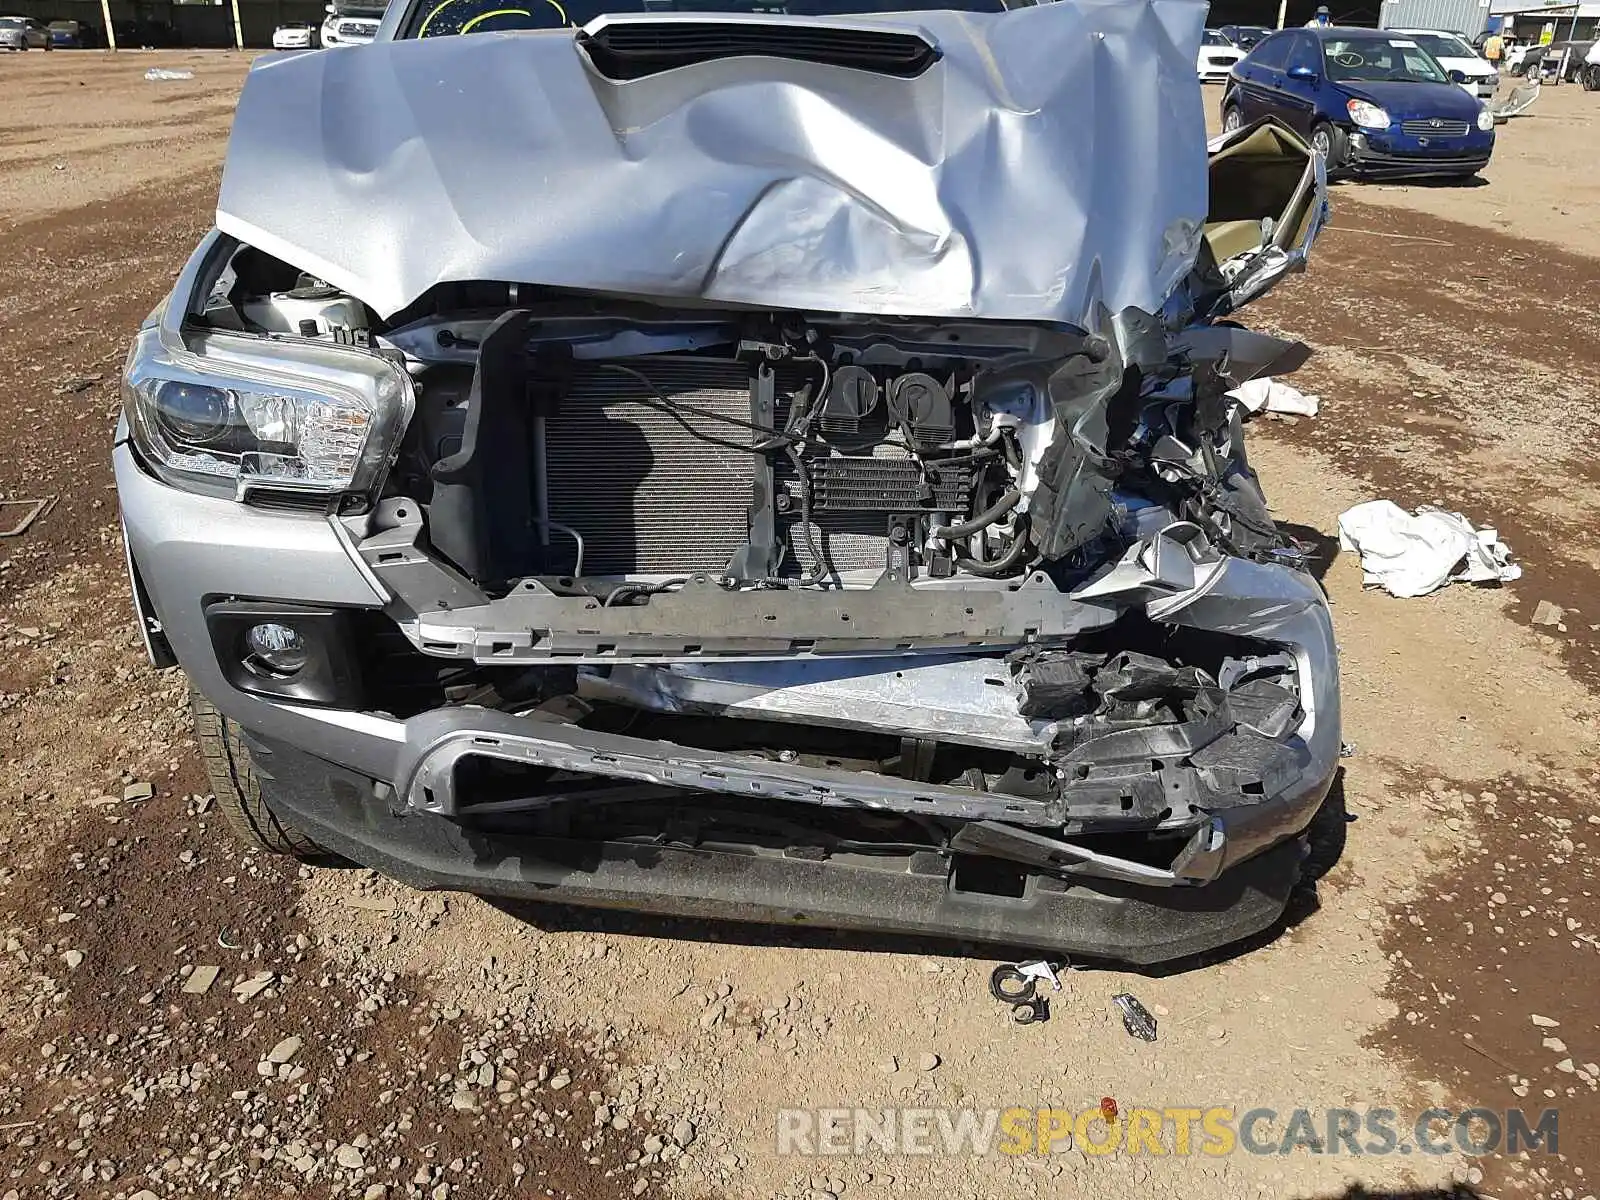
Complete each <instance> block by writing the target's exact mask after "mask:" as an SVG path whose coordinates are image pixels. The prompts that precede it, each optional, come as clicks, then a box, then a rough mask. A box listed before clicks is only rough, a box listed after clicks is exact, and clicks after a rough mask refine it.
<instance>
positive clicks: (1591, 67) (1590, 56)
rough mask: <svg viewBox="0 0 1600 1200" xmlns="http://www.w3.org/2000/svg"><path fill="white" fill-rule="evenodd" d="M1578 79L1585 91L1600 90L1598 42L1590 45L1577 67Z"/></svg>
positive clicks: (1599, 51)
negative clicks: (1581, 63) (1580, 64)
mask: <svg viewBox="0 0 1600 1200" xmlns="http://www.w3.org/2000/svg"><path fill="white" fill-rule="evenodd" d="M1578 79H1579V80H1580V81H1581V82H1582V83H1583V90H1584V91H1586V92H1600V42H1596V43H1595V44H1594V45H1592V46H1590V47H1589V49H1588V52H1587V53H1585V54H1584V56H1583V65H1582V66H1581V67H1579V68H1578Z"/></svg>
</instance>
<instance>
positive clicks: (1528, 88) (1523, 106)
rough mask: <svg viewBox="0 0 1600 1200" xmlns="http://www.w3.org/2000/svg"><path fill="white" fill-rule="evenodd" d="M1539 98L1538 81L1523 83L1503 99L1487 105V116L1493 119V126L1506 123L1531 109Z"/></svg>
mask: <svg viewBox="0 0 1600 1200" xmlns="http://www.w3.org/2000/svg"><path fill="white" fill-rule="evenodd" d="M1538 98H1539V80H1537V79H1535V80H1534V81H1533V82H1532V83H1525V84H1523V85H1522V86H1521V87H1514V88H1512V89H1511V91H1510V92H1508V93H1507V94H1506V97H1505V99H1503V100H1497V101H1495V102H1494V103H1493V104H1490V105H1487V106H1486V107H1487V108H1488V110H1489V114H1490V115H1491V116H1492V117H1494V121H1495V124H1496V125H1498V124H1500V123H1501V122H1503V121H1508V120H1510V119H1511V118H1512V117H1520V116H1521V115H1522V114H1523V113H1525V112H1527V111H1528V110H1529V109H1530V108H1532V107H1533V102H1534V101H1535V100H1537V99H1538Z"/></svg>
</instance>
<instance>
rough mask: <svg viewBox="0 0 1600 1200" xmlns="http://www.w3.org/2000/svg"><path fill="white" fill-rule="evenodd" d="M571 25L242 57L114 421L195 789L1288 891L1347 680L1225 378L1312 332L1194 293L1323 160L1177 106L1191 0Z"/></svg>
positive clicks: (649, 874)
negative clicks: (200, 213) (190, 216)
mask: <svg viewBox="0 0 1600 1200" xmlns="http://www.w3.org/2000/svg"><path fill="white" fill-rule="evenodd" d="M600 5H601V0H588V2H587V3H586V2H585V0H571V2H568V3H565V4H564V5H562V6H559V7H558V6H557V5H555V4H554V3H550V2H549V0H538V2H537V3H530V4H528V5H526V6H521V5H507V4H505V3H503V2H502V0H495V2H494V3H490V2H487V0H446V2H445V3H443V4H440V3H438V0H424V2H422V3H412V4H402V3H398V2H397V3H395V4H391V5H390V7H389V10H388V13H387V15H386V17H385V19H384V25H383V29H382V31H381V33H380V35H379V38H378V40H377V42H375V43H374V44H373V45H371V46H369V47H365V48H363V49H361V50H360V51H358V52H353V53H344V54H317V53H308V54H299V55H284V56H277V57H274V58H272V59H261V60H258V61H257V63H256V64H255V66H254V68H253V69H252V71H251V72H250V75H249V78H248V80H247V82H246V84H245V86H244V90H243V94H242V97H241V100H240V102H239V107H238V112H237V116H236V119H235V123H234V128H233V133H232V139H231V142H230V145H229V149H228V155H227V161H226V166H225V170H224V175H223V181H222V190H221V196H220V200H219V203H218V209H217V220H216V226H217V228H216V229H215V230H214V231H213V232H212V233H211V234H210V235H209V236H207V237H206V238H205V240H204V241H203V243H202V244H201V245H200V247H199V248H198V249H197V250H196V251H195V253H194V255H193V257H192V258H191V260H190V261H189V263H188V265H187V266H186V267H185V269H184V270H183V272H182V275H181V276H180V278H179V279H178V281H177V284H176V286H175V288H174V290H173V291H172V293H171V295H170V297H169V298H168V299H167V300H166V302H165V303H164V304H163V305H162V306H161V307H160V308H158V310H157V311H156V312H155V313H154V314H153V315H152V317H151V318H150V320H149V321H148V323H147V324H146V325H145V327H144V328H143V329H141V330H140V331H139V333H138V335H137V337H136V339H135V341H134V345H133V348H132V351H131V354H130V356H129V359H128V363H127V368H126V376H125V381H124V399H125V408H126V412H125V420H124V422H123V424H122V425H121V426H120V427H119V430H118V433H117V437H116V446H115V450H114V456H115V466H116V478H117V486H118V490H119V493H120V500H121V509H122V518H123V525H124V529H125V533H126V543H127V548H128V557H129V569H130V572H131V576H132V584H133V594H134V598H135V604H136V607H137V610H138V619H139V623H140V626H141V629H142V630H143V633H144V635H145V639H146V644H147V647H148V649H149V652H150V654H151V656H152V659H153V661H154V662H156V663H157V664H159V665H164V666H180V667H181V668H182V669H183V670H184V671H185V672H186V673H187V675H188V677H189V679H190V681H191V682H192V687H193V703H194V713H195V726H196V734H197V737H198V740H199V742H200V746H201V749H202V750H203V752H204V756H205V760H206V763H207V765H208V767H209V769H210V773H211V780H212V783H213V786H214V787H215V789H216V792H217V796H218V799H219V801H220V802H221V806H222V810H223V812H224V813H225V814H227V815H228V816H229V818H230V820H231V821H232V823H233V824H234V825H235V827H236V829H237V830H238V831H239V832H240V833H241V834H242V835H243V836H244V837H245V839H246V840H247V841H248V842H250V843H251V844H253V845H257V846H261V847H265V848H267V849H271V850H275V851H280V852H285V853H289V854H293V855H298V856H300V857H302V858H306V859H310V860H328V861H336V860H339V859H343V860H349V861H354V862H357V863H362V864H366V865H368V866H371V867H374V868H376V869H378V870H381V871H384V872H386V873H389V874H391V875H393V876H395V877H397V878H398V879H401V880H403V881H406V882H408V883H410V884H413V885H416V886H418V887H424V888H454V889H462V890H467V891H472V892H478V893H484V894H489V895H496V896H502V897H521V898H531V899H538V900H547V901H559V902H566V903H574V904H582V905H596V906H607V907H613V908H625V909H635V910H643V911H652V912H660V913H669V914H679V915H685V916H695V917H728V918H736V919H740V920H749V921H766V922H779V923H786V924H812V925H819V926H826V927H837V928H856V929H865V930H874V931H892V932H896V933H908V934H919V935H935V936H940V937H948V938H958V939H967V940H983V941H997V942H1009V943H1019V944H1026V945H1029V946H1037V947H1052V948H1058V949H1062V950H1066V951H1070V952H1079V953H1084V954H1092V955H1098V956H1103V957H1106V958H1113V959H1121V960H1125V961H1132V962H1155V961H1161V960H1167V959H1172V958H1175V957H1179V956H1184V955H1189V954H1192V953H1195V952H1198V951H1202V950H1205V949H1208V948H1211V947H1215V946H1218V945H1221V944H1224V943H1227V942H1230V941H1232V940H1234V939H1237V938H1240V937H1242V936H1244V935H1247V934H1250V933H1253V932H1255V931H1258V930H1261V929H1263V928H1265V927H1267V926H1269V925H1270V924H1272V922H1274V921H1275V920H1276V919H1277V917H1278V916H1279V914H1280V913H1281V911H1282V910H1283V908H1284V905H1285V902H1286V898H1287V896H1288V894H1289V892H1290V889H1291V888H1292V886H1293V885H1294V884H1295V882H1296V880H1297V878H1298V875H1299V872H1300V864H1301V859H1302V854H1303V849H1304V845H1303V843H1304V831H1305V829H1306V827H1307V825H1308V822H1309V821H1310V820H1311V818H1312V816H1313V814H1314V813H1315V812H1316V810H1317V809H1318V807H1319V806H1320V805H1321V803H1322V801H1323V799H1324V796H1325V794H1326V793H1327V792H1328V790H1329V787H1330V785H1331V782H1332V780H1333V778H1334V774H1335V771H1336V767H1337V762H1338V748H1339V692H1338V672H1337V662H1336V650H1335V645H1334V639H1333V632H1332V627H1331V624H1330V621H1329V614H1328V609H1327V605H1326V601H1325V598H1324V596H1323V593H1322V591H1321V589H1320V588H1319V586H1318V584H1317V582H1316V581H1315V579H1314V578H1313V577H1312V576H1311V575H1310V574H1308V573H1307V571H1306V569H1305V566H1306V564H1305V558H1304V555H1303V553H1302V550H1301V548H1300V547H1299V546H1297V545H1296V544H1295V543H1294V542H1293V541H1292V540H1291V539H1289V538H1288V537H1286V536H1285V535H1284V534H1283V533H1281V532H1280V531H1279V529H1278V528H1277V526H1276V525H1275V524H1274V522H1273V519H1272V517H1271V515H1270V514H1269V511H1268V506H1267V503H1266V501H1265V499H1264V497H1263V495H1262V492H1261V489H1260V487H1259V485H1258V481H1257V478H1256V476H1255V473H1254V472H1253V471H1252V470H1251V468H1250V465H1249V462H1248V459H1247V457H1246V454H1245V447H1244V440H1243V429H1244V425H1243V422H1244V414H1243V413H1241V411H1240V409H1239V407H1238V406H1237V405H1236V404H1235V403H1233V401H1232V400H1230V399H1229V397H1228V396H1227V392H1228V390H1229V389H1230V388H1232V387H1234V386H1236V385H1237V384H1239V383H1240V382H1242V381H1244V380H1246V379H1249V378H1252V377H1256V376H1259V375H1263V374H1282V373H1284V372H1285V371H1288V370H1292V369H1293V368H1294V367H1295V366H1297V365H1298V364H1299V362H1300V361H1301V360H1303V358H1304V357H1305V354H1306V351H1305V348H1304V347H1303V346H1299V345H1297V344H1293V343H1288V342H1284V341H1281V340H1278V339H1275V338H1271V337H1267V336H1264V335H1260V334H1256V333H1252V332H1250V331H1247V330H1246V329H1244V328H1243V327H1242V326H1240V325H1238V324H1237V323H1236V322H1234V321H1233V320H1231V314H1233V313H1234V312H1236V311H1237V310H1238V309H1239V308H1240V306H1242V305H1243V304H1244V303H1246V302H1247V301H1248V300H1250V299H1252V298H1253V297H1255V296H1257V295H1259V294H1261V293H1262V292H1264V291H1266V290H1267V289H1268V288H1270V287H1271V286H1273V285H1274V284H1275V283H1277V282H1278V281H1279V280H1281V279H1283V278H1285V277H1286V276H1289V275H1291V274H1294V273H1295V272H1297V271H1298V270H1300V269H1301V268H1302V267H1303V266H1304V264H1305V258H1306V254H1307V252H1308V250H1309V249H1310V245H1311V242H1312V240H1313V238H1314V237H1315V235H1316V233H1317V230H1318V229H1319V228H1320V226H1321V224H1322V223H1323V221H1324V220H1325V218H1326V214H1327V199H1326V183H1325V177H1324V173H1323V164H1322V162H1321V160H1320V158H1318V157H1317V156H1315V155H1314V154H1312V153H1310V152H1309V151H1308V150H1307V149H1306V147H1305V146H1304V145H1303V144H1302V143H1301V142H1299V141H1298V139H1296V138H1295V136H1294V135H1293V134H1292V133H1289V132H1288V131H1287V130H1284V129H1282V128H1280V127H1277V126H1274V125H1270V124H1263V125H1257V126H1253V127H1250V128H1246V129H1242V130H1237V131H1233V132H1231V133H1230V134H1229V135H1227V137H1226V138H1225V139H1224V140H1223V141H1222V142H1220V143H1216V144H1213V145H1211V146H1210V147H1208V146H1207V145H1206V142H1205V131H1204V124H1203V118H1202V112H1201V100H1200V92H1199V88H1198V85H1197V84H1196V82H1195V77H1194V69H1193V66H1194V55H1195V48H1196V46H1197V45H1198V44H1199V40H1200V36H1201V28H1202V24H1203V17H1204V14H1205V5H1204V4H1203V3H1201V2H1200V0H1064V2H1061V3H1050V4H1043V5H1038V6H1033V5H1029V6H1026V7H1017V6H1015V5H1008V4H1007V3H1006V2H1005V0H950V2H949V3H948V4H940V5H938V6H933V5H930V4H927V3H922V4H919V3H916V2H915V0H910V2H909V3H908V0H837V2H836V3H835V0H813V2H812V3H809V4H806V5H804V6H803V7H797V6H794V5H776V6H775V5H770V4H766V3H759V4H758V3H756V2H755V0H749V3H748V4H745V3H741V2H740V0H735V2H734V3H733V4H732V5H731V6H730V5H726V4H722V5H721V6H720V7H719V9H718V11H716V12H697V11H694V3H693V0H678V3H676V4H672V3H669V4H666V5H661V4H658V3H655V2H654V0H645V2H644V3H643V4H642V6H641V9H640V11H619V10H618V9H616V8H615V7H601V6H600ZM730 7H731V8H732V9H733V10H734V11H728V10H729V8H730ZM624 8H626V5H624Z"/></svg>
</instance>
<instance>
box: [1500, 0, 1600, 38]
mask: <svg viewBox="0 0 1600 1200" xmlns="http://www.w3.org/2000/svg"><path fill="white" fill-rule="evenodd" d="M1490 11H1491V12H1492V13H1493V14H1494V16H1495V17H1496V19H1498V20H1499V22H1500V24H1501V27H1502V28H1504V29H1506V30H1507V31H1509V32H1513V33H1515V34H1517V35H1518V36H1519V37H1523V38H1527V39H1528V40H1529V41H1535V42H1537V41H1539V40H1540V35H1541V34H1542V33H1544V31H1545V30H1546V29H1548V30H1549V31H1550V34H1551V40H1554V41H1583V40H1586V39H1593V38H1595V37H1600V0H1580V2H1579V3H1577V4H1574V3H1572V0H1567V2H1566V3H1564V4H1563V3H1561V2H1560V0H1553V2H1552V3H1547V4H1538V3H1531V2H1530V0H1490Z"/></svg>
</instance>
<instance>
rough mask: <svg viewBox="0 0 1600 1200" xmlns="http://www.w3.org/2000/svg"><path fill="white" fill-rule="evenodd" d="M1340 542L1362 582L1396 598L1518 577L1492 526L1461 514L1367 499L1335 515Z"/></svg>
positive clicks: (1507, 549)
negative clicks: (1354, 557) (1356, 558)
mask: <svg viewBox="0 0 1600 1200" xmlns="http://www.w3.org/2000/svg"><path fill="white" fill-rule="evenodd" d="M1339 546H1340V548H1341V549H1343V550H1346V551H1351V550H1353V551H1355V552H1356V553H1358V554H1359V555H1360V556H1361V570H1362V572H1363V573H1364V574H1363V582H1364V583H1367V584H1368V585H1375V586H1378V587H1382V588H1383V589H1384V590H1385V591H1387V592H1389V593H1390V594H1391V595H1394V596H1400V597H1411V596H1425V595H1427V594H1428V593H1429V592H1432V591H1435V590H1437V589H1438V588H1441V587H1443V586H1444V585H1445V584H1447V583H1449V582H1451V581H1453V580H1454V581H1461V582H1466V583H1491V582H1499V583H1505V582H1509V581H1510V580H1513V579H1520V578H1522V568H1521V567H1520V566H1518V565H1517V564H1516V563H1514V562H1512V561H1511V548H1510V547H1509V546H1507V545H1506V544H1505V543H1504V542H1502V541H1501V540H1500V535H1499V534H1498V533H1497V532H1496V531H1495V530H1493V529H1489V528H1484V529H1477V528H1474V526H1473V524H1472V522H1471V521H1469V520H1467V519H1466V518H1465V517H1464V516H1462V515H1461V514H1460V513H1453V512H1445V511H1443V510H1442V509H1437V508H1430V507H1429V506H1427V505H1423V506H1422V507H1421V508H1419V509H1417V511H1416V512H1415V514H1412V513H1408V512H1406V511H1405V509H1403V508H1401V507H1400V506H1399V505H1398V504H1394V503H1392V502H1390V501H1388V500H1369V501H1368V502H1367V503H1365V504H1358V505H1356V506H1355V507H1354V508H1351V509H1347V510H1346V511H1345V512H1343V513H1341V514H1340V515H1339Z"/></svg>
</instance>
